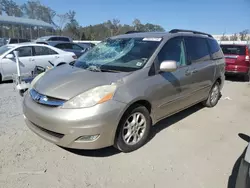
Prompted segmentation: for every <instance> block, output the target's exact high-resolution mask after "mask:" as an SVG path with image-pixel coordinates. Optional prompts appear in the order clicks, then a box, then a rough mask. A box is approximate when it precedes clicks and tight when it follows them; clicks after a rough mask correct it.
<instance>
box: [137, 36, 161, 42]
mask: <svg viewBox="0 0 250 188" xmlns="http://www.w3.org/2000/svg"><path fill="white" fill-rule="evenodd" d="M161 39H162V38H155V37H153V38H144V39H142V40H143V41H158V42H159V41H161Z"/></svg>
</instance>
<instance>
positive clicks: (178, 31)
mask: <svg viewBox="0 0 250 188" xmlns="http://www.w3.org/2000/svg"><path fill="white" fill-rule="evenodd" d="M180 32H186V33H193V34H201V35H207V36H208V37H211V38H213V36H212V35H210V34H208V33H203V32H200V31H193V30H186V29H172V30H171V31H169V33H180Z"/></svg>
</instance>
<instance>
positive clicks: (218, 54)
mask: <svg viewBox="0 0 250 188" xmlns="http://www.w3.org/2000/svg"><path fill="white" fill-rule="evenodd" d="M224 73H225V59H224V56H223V53H222V51H221V48H220V46H219V45H218V43H217V42H216V40H215V39H214V38H213V37H212V36H211V35H210V34H206V33H202V32H197V31H190V30H178V29H174V30H171V31H170V32H162V33H143V32H138V33H136V32H134V33H130V34H124V35H119V36H114V37H111V38H108V39H106V40H104V41H103V42H101V43H99V44H98V45H96V46H95V47H93V48H92V49H91V50H89V51H88V52H86V53H85V54H83V55H82V56H81V57H80V58H79V59H77V60H76V62H75V64H74V65H73V66H71V65H62V66H60V67H57V68H54V69H51V70H49V71H47V72H46V73H45V74H43V75H40V77H38V78H36V79H35V80H34V81H33V83H32V84H31V85H32V87H31V88H30V89H29V91H28V92H27V94H26V95H25V98H24V101H23V112H24V119H25V121H26V123H27V126H28V127H29V128H30V129H31V130H32V131H33V132H35V133H36V134H37V135H39V136H40V137H42V138H44V139H46V140H48V141H50V142H52V143H54V144H56V145H59V146H62V147H65V148H75V149H99V148H104V147H107V146H114V147H116V148H117V149H119V150H120V151H123V152H131V151H134V150H136V149H138V148H140V147H142V146H143V145H144V144H145V143H146V142H147V140H148V138H149V135H150V131H151V128H152V126H153V125H155V124H156V123H157V122H158V121H160V120H162V119H164V118H166V117H168V116H170V115H172V114H175V113H177V112H179V111H181V110H184V109H186V108H188V107H191V106H193V105H195V104H197V103H200V102H201V103H203V104H204V105H205V106H207V107H214V106H215V105H216V104H217V103H218V100H219V99H220V92H221V89H222V87H223V84H224ZM156 126H157V125H156Z"/></svg>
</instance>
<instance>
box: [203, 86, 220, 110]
mask: <svg viewBox="0 0 250 188" xmlns="http://www.w3.org/2000/svg"><path fill="white" fill-rule="evenodd" d="M220 96H221V92H220V84H219V83H218V82H216V83H215V84H214V85H213V87H212V89H211V91H210V93H209V96H208V98H207V100H205V101H203V103H202V104H203V105H204V106H206V107H209V108H211V107H214V106H216V104H217V103H218V101H219V99H220Z"/></svg>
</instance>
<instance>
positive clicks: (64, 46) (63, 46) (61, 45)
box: [55, 44, 66, 49]
mask: <svg viewBox="0 0 250 188" xmlns="http://www.w3.org/2000/svg"><path fill="white" fill-rule="evenodd" d="M55 47H56V48H59V49H66V45H65V44H57V45H55Z"/></svg>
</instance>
